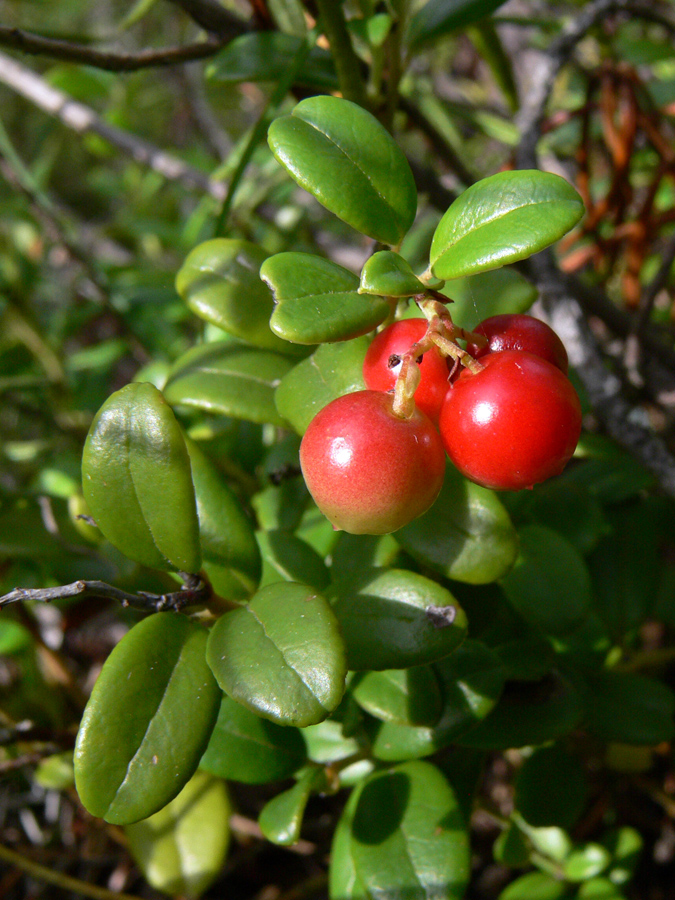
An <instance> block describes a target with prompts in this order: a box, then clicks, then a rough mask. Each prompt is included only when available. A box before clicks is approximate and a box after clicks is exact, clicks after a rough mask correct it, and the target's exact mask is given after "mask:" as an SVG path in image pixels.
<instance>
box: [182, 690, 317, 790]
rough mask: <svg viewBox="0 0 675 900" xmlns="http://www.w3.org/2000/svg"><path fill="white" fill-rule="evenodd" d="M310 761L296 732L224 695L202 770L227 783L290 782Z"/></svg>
mask: <svg viewBox="0 0 675 900" xmlns="http://www.w3.org/2000/svg"><path fill="white" fill-rule="evenodd" d="M306 758H307V753H306V750H305V742H304V741H303V739H302V735H301V732H300V731H299V730H298V729H297V728H288V727H286V728H284V727H282V726H281V725H276V724H275V723H274V722H270V721H269V720H268V719H261V718H260V716H258V715H256V714H255V713H252V712H251V711H250V710H248V709H246V707H244V706H242V705H241V704H240V703H237V702H236V701H235V700H232V699H231V698H230V697H228V696H226V695H223V697H222V700H221V703H220V712H219V713H218V720H217V722H216V725H215V727H214V729H213V733H212V734H211V739H210V740H209V744H208V747H207V748H206V750H205V751H204V755H203V756H202V759H201V762H200V763H199V767H200V769H204V770H205V771H207V772H211V774H212V775H217V776H218V777H219V778H225V779H226V780H227V781H242V782H244V783H245V784H266V783H267V782H269V781H281V780H282V779H284V778H290V776H291V775H293V773H294V772H297V770H298V769H299V768H300V767H301V766H302V765H304V763H305V760H306Z"/></svg>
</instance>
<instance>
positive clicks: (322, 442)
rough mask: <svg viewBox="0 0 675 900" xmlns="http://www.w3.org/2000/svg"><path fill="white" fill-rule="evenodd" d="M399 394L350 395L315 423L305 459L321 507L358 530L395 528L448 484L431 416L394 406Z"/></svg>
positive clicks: (348, 527)
mask: <svg viewBox="0 0 675 900" xmlns="http://www.w3.org/2000/svg"><path fill="white" fill-rule="evenodd" d="M393 401H394V398H393V395H392V394H385V393H380V392H378V391H358V392H356V393H354V394H345V395H344V396H343V397H338V398H337V400H333V401H332V403H329V404H328V406H326V407H324V408H323V409H322V410H321V412H320V413H318V414H317V415H316V416H315V417H314V419H312V421H311V422H310V424H309V427H308V429H307V431H306V432H305V436H304V437H303V439H302V444H301V445H300V465H301V466H302V473H303V475H304V476H305V481H306V482H307V487H308V488H309V491H310V493H311V494H312V496H313V497H314V500H315V501H316V504H317V506H318V507H319V509H320V510H321V512H322V513H323V514H324V515H325V516H326V517H327V518H328V519H329V520H330V521H331V522H332V523H333V525H334V526H335V527H336V528H340V529H343V530H344V531H349V532H351V533H352V534H388V533H389V532H391V531H396V530H397V529H399V528H401V527H402V526H403V525H406V524H407V523H408V522H410V521H411V520H412V519H415V518H417V516H420V515H422V513H423V512H426V510H427V509H428V508H429V507H430V506H431V504H432V503H433V502H434V500H435V499H436V497H437V496H438V492H439V491H440V489H441V485H442V483H443V475H444V473H445V453H444V452H443V444H442V443H441V439H440V437H439V434H438V432H437V431H436V429H435V428H434V426H433V425H432V423H431V422H430V421H429V419H428V418H427V417H426V416H425V415H423V414H422V413H420V412H419V410H417V409H416V410H415V412H414V414H413V416H412V417H411V418H410V419H402V418H400V417H399V416H397V415H395V413H394V412H393V408H392V405H393Z"/></svg>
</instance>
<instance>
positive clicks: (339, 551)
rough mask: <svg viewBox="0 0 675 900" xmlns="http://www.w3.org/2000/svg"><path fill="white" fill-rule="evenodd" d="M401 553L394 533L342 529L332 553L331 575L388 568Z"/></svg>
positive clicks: (340, 575) (339, 575)
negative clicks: (366, 532) (356, 532)
mask: <svg viewBox="0 0 675 900" xmlns="http://www.w3.org/2000/svg"><path fill="white" fill-rule="evenodd" d="M400 553H401V548H400V547H399V545H398V541H397V540H396V538H395V537H394V536H393V535H392V534H350V533H349V532H348V531H340V532H339V533H338V539H337V541H336V543H335V546H334V547H333V550H332V553H331V558H332V562H331V576H332V577H333V579H335V580H337V579H340V578H346V577H347V576H351V577H354V576H358V575H359V573H360V572H361V570H362V569H371V568H388V567H390V566H393V565H394V564H395V561H396V558H397V557H398V556H399V554H400Z"/></svg>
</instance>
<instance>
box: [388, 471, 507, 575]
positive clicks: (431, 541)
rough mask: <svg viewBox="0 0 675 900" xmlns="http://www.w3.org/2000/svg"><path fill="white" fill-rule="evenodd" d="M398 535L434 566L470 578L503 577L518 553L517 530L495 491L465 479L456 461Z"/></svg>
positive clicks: (444, 572) (403, 543) (406, 546)
mask: <svg viewBox="0 0 675 900" xmlns="http://www.w3.org/2000/svg"><path fill="white" fill-rule="evenodd" d="M395 537H396V540H397V541H398V542H399V544H400V545H401V546H402V547H403V549H404V550H406V551H407V552H408V553H409V554H410V555H411V556H413V557H414V558H415V559H417V560H418V561H419V562H421V563H422V564H423V565H425V566H428V567H429V568H430V569H432V570H433V571H434V572H437V573H438V574H439V575H443V576H445V577H446V578H453V579H455V580H457V581H464V582H467V583H469V584H488V583H489V582H492V581H496V580H497V579H498V578H501V577H503V576H504V575H505V574H506V573H507V572H508V571H509V569H510V568H511V566H512V565H513V563H514V561H515V559H516V556H517V553H518V536H517V534H516V531H515V529H514V527H513V525H512V524H511V520H510V519H509V516H508V513H507V512H506V510H505V509H504V507H503V506H502V504H501V502H500V501H499V500H498V498H497V495H496V494H495V493H494V492H493V491H490V490H488V489H487V488H483V487H480V486H479V485H477V484H473V483H472V482H469V481H466V479H464V478H462V477H461V475H460V474H459V473H458V472H457V470H456V469H455V468H454V467H453V466H448V468H447V470H446V473H445V481H444V483H443V487H442V488H441V492H440V494H439V495H438V499H437V500H436V502H435V503H434V505H433V506H432V507H431V509H430V510H429V511H428V512H426V513H425V514H424V515H423V516H420V517H419V519H415V521H414V522H411V523H410V524H409V525H406V526H404V527H403V528H401V529H400V530H399V531H397V532H396V534H395Z"/></svg>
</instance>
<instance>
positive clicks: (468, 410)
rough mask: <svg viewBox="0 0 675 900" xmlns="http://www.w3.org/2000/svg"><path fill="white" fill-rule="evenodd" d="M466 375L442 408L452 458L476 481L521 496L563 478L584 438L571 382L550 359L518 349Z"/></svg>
mask: <svg viewBox="0 0 675 900" xmlns="http://www.w3.org/2000/svg"><path fill="white" fill-rule="evenodd" d="M481 363H482V364H483V366H484V367H485V368H484V369H483V370H482V371H481V372H478V373H477V374H475V375H474V374H472V373H471V372H470V371H469V370H468V369H465V370H464V371H463V372H462V374H461V376H460V377H459V378H458V379H457V381H456V382H455V383H454V384H453V386H452V387H451V388H450V390H449V391H448V394H447V396H446V399H445V403H444V404H443V409H442V410H441V419H440V430H441V437H442V438H443V443H444V445H445V449H446V451H447V453H448V456H449V457H450V459H451V460H452V462H453V463H454V464H455V466H456V467H457V468H458V469H459V471H460V472H461V473H462V474H463V475H465V476H466V477H467V478H470V479H471V480H472V481H475V482H477V483H478V484H482V485H484V486H485V487H489V488H494V489H495V490H510V491H517V490H520V489H521V488H526V487H531V486H532V485H533V484H537V483H538V482H540V481H545V480H546V479H547V478H550V477H551V476H552V475H557V474H558V473H560V472H561V471H562V470H563V468H564V467H565V464H566V463H567V461H568V460H569V458H570V457H571V456H572V454H573V453H574V448H575V447H576V445H577V441H578V440H579V434H580V432H581V407H580V404H579V398H578V397H577V394H576V391H575V390H574V388H573V387H572V383H571V382H570V380H569V379H568V378H567V376H565V375H563V373H562V372H561V371H560V369H557V368H556V367H555V366H552V365H551V363H549V362H547V361H546V360H543V359H540V358H539V357H538V356H534V355H532V354H531V353H524V352H522V351H520V350H505V351H504V352H503V353H490V354H488V355H487V356H484V357H483V358H482V359H481Z"/></svg>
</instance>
